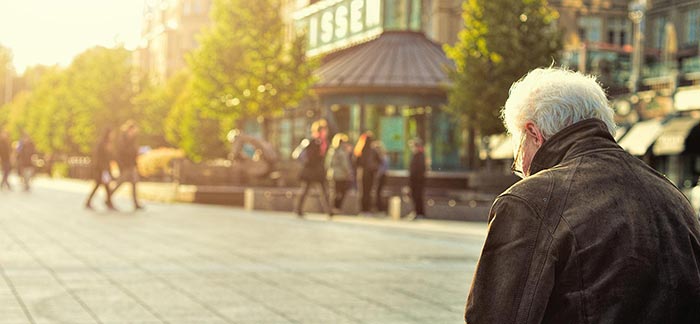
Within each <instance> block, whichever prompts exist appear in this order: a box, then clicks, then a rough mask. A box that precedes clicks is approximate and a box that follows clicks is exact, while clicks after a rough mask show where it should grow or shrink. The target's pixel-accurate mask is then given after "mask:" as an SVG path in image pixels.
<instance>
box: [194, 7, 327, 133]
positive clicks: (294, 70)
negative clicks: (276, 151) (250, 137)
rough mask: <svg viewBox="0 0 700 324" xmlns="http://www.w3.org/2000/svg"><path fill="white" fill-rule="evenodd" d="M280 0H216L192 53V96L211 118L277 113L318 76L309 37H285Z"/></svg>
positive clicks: (233, 117)
mask: <svg viewBox="0 0 700 324" xmlns="http://www.w3.org/2000/svg"><path fill="white" fill-rule="evenodd" d="M280 2H281V1H280V0H258V1H248V0H215V1H214V3H213V8H212V20H213V25H212V26H211V28H209V29H207V30H205V31H204V32H203V34H202V35H201V39H200V41H201V47H200V48H198V49H197V50H196V51H195V52H194V53H193V55H191V56H190V57H189V60H188V63H189V66H190V67H191V69H192V72H193V81H194V82H193V88H192V90H193V94H192V100H193V102H194V104H195V105H196V106H197V107H201V113H202V114H203V115H204V116H206V117H209V118H216V119H220V120H221V119H222V118H229V119H238V118H241V117H250V116H257V115H259V114H262V115H267V116H270V115H277V114H281V113H282V112H283V109H284V108H286V107H290V106H294V105H296V104H297V103H298V102H299V100H301V99H302V98H303V97H304V96H305V95H307V93H308V91H307V90H308V88H309V86H310V85H311V83H312V82H313V79H312V71H313V69H314V67H315V62H308V61H307V60H306V58H305V55H304V53H305V43H304V38H303V37H301V36H299V37H297V38H295V39H294V40H293V41H292V42H285V40H284V24H283V22H282V19H281V17H280V6H281V3H280Z"/></svg>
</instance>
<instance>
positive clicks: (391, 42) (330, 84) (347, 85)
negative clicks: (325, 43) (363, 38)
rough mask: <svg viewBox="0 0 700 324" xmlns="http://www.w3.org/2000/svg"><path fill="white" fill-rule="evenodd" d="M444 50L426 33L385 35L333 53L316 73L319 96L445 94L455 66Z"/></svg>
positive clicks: (316, 89)
mask: <svg viewBox="0 0 700 324" xmlns="http://www.w3.org/2000/svg"><path fill="white" fill-rule="evenodd" d="M453 65H454V64H453V63H452V61H451V60H449V59H448V58H447V56H445V53H444V52H443V50H442V47H441V46H440V45H439V44H437V43H435V42H433V41H431V40H429V39H428V38H426V37H425V35H423V34H422V33H416V32H405V31H404V32H385V33H384V34H382V35H381V36H380V37H379V38H377V39H375V40H372V41H369V42H367V43H363V44H360V45H357V46H355V47H352V48H349V49H346V50H344V51H342V52H339V53H335V54H331V55H329V56H328V57H327V61H326V62H324V63H323V64H322V65H321V67H319V68H318V69H317V70H316V75H317V76H318V77H319V81H318V82H317V83H316V84H314V86H313V88H314V90H315V91H316V92H317V93H320V94H328V93H353V92H361V93H367V92H402V93H422V94H424V93H436V94H444V93H445V91H446V86H447V85H448V84H449V79H448V77H447V72H446V69H445V68H446V67H450V66H453Z"/></svg>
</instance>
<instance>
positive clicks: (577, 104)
mask: <svg viewBox="0 0 700 324" xmlns="http://www.w3.org/2000/svg"><path fill="white" fill-rule="evenodd" d="M501 117H502V118H503V120H504V122H505V125H506V128H507V129H508V132H509V133H511V134H513V135H516V136H520V134H521V132H522V130H523V128H524V125H525V123H526V122H527V121H532V122H533V123H534V124H535V125H537V126H538V127H539V128H540V130H541V131H542V134H543V136H544V137H545V138H550V137H551V136H552V135H554V134H556V133H557V132H559V131H560V130H562V129H563V128H565V127H567V126H570V125H572V124H574V123H577V122H579V121H581V120H584V119H589V118H597V119H600V120H602V121H603V122H604V123H605V124H606V125H607V126H608V130H609V131H610V133H611V134H614V133H615V122H614V120H613V111H612V109H611V108H610V105H609V104H608V100H607V97H606V96H605V92H604V91H603V89H602V88H601V86H600V84H598V82H597V81H596V79H595V77H592V76H586V75H583V74H581V73H578V72H573V71H570V70H566V69H561V68H539V69H535V70H532V71H530V73H528V74H527V75H526V76H525V77H523V78H522V79H520V80H519V81H517V82H515V83H513V85H512V86H511V88H510V92H509V97H508V100H507V101H506V104H505V107H504V108H503V110H502V111H501Z"/></svg>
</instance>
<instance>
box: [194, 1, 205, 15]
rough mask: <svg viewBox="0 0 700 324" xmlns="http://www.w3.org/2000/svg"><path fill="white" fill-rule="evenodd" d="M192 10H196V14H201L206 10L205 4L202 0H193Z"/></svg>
mask: <svg viewBox="0 0 700 324" xmlns="http://www.w3.org/2000/svg"><path fill="white" fill-rule="evenodd" d="M192 11H193V12H194V14H195V15H198V14H201V13H203V12H204V6H203V4H202V0H192Z"/></svg>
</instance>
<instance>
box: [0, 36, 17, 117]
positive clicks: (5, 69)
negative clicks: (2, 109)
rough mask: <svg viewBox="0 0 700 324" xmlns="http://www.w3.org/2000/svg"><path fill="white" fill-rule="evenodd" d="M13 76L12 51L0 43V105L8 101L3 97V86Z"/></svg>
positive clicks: (8, 99)
mask: <svg viewBox="0 0 700 324" xmlns="http://www.w3.org/2000/svg"><path fill="white" fill-rule="evenodd" d="M14 77H15V71H14V69H13V67H12V51H10V49H9V48H6V47H3V46H1V45H0V106H2V105H3V104H5V103H6V102H9V101H10V98H5V95H6V93H5V86H6V85H7V82H8V80H10V79H12V78H14ZM10 95H11V94H10Z"/></svg>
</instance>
